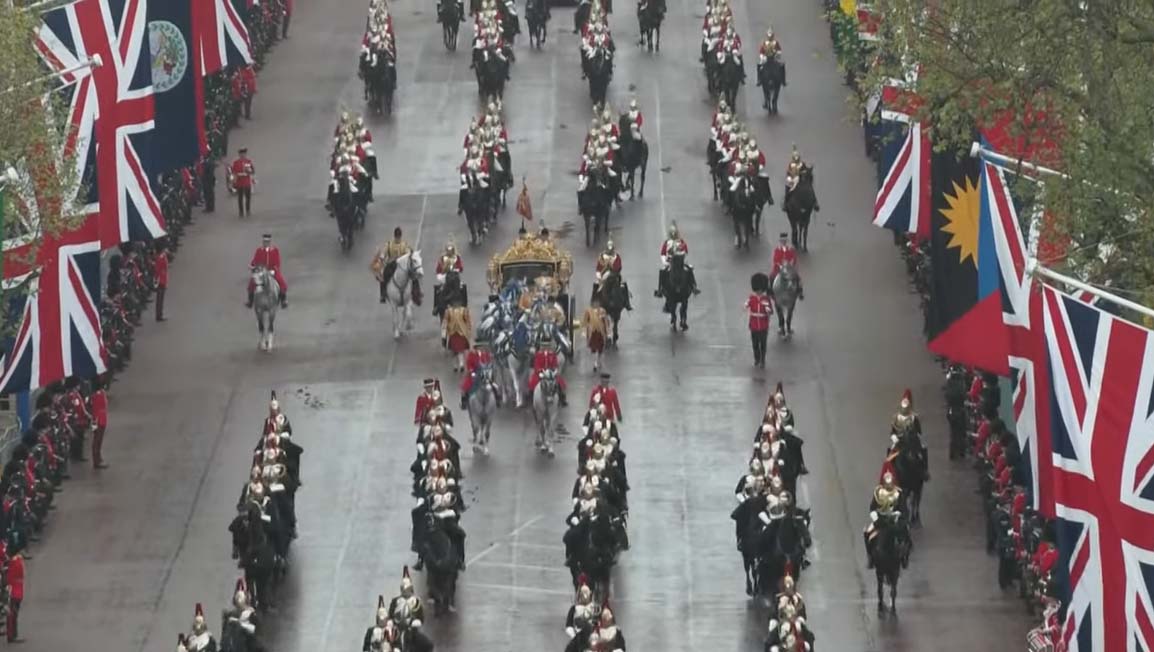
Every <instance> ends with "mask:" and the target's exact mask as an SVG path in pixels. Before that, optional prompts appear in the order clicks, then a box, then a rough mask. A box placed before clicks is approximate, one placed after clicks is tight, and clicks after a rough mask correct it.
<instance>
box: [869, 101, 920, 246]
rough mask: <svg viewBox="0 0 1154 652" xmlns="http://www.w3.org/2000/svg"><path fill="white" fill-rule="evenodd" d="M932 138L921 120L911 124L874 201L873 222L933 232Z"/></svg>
mask: <svg viewBox="0 0 1154 652" xmlns="http://www.w3.org/2000/svg"><path fill="white" fill-rule="evenodd" d="M932 157H933V150H932V148H931V146H930V138H929V136H928V135H926V132H925V130H924V129H922V125H921V123H920V122H915V123H913V124H911V125H910V127H909V129H908V131H907V133H906V137H905V141H904V142H903V144H902V147H901V149H900V150H899V151H898V155H897V158H896V159H894V163H893V166H892V167H890V170H889V172H888V173H887V174H886V177H885V180H884V181H882V186H881V188H879V189H878V194H877V198H876V199H875V201H874V222H873V223H874V225H876V226H880V227H882V228H883V229H890V230H892V231H899V232H903V233H916V234H918V235H919V236H920V237H926V236H928V235H929V232H930V210H931V205H932V203H933V202H932V201H931V198H930V193H931V184H930V160H931V159H932Z"/></svg>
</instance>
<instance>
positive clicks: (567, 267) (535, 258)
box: [488, 234, 573, 290]
mask: <svg viewBox="0 0 1154 652" xmlns="http://www.w3.org/2000/svg"><path fill="white" fill-rule="evenodd" d="M526 263H538V264H540V265H542V266H543V267H544V266H548V267H551V268H552V276H553V282H554V284H556V285H559V286H561V288H564V287H565V286H567V285H568V284H569V277H570V276H572V275H573V257H572V256H570V255H569V253H568V252H567V251H563V250H561V249H559V248H558V247H557V245H556V243H554V242H553V240H552V238H549V239H545V238H542V237H540V236H534V235H529V234H525V235H523V236H521V237H519V238H517V240H515V241H514V242H513V244H512V245H510V246H509V248H508V249H506V250H505V251H504V252H502V253H499V254H494V255H493V257H492V258H490V259H489V270H488V280H489V286H490V287H492V288H493V289H494V290H496V289H498V288H500V287H501V286H502V285H503V284H504V282H505V278H504V277H505V270H506V268H507V266H510V265H523V264H526Z"/></svg>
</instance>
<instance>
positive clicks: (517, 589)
mask: <svg viewBox="0 0 1154 652" xmlns="http://www.w3.org/2000/svg"><path fill="white" fill-rule="evenodd" d="M462 585H463V586H466V587H469V588H475V589H493V590H495V591H509V592H511V593H540V594H543V595H563V596H565V597H566V598H572V597H573V592H572V591H558V590H556V589H538V588H536V587H532V586H516V585H514V584H482V583H480V582H462ZM614 602H616V601H614ZM511 609H512V607H510V610H511ZM510 612H511V611H510Z"/></svg>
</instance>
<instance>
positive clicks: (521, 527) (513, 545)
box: [465, 514, 556, 566]
mask: <svg viewBox="0 0 1154 652" xmlns="http://www.w3.org/2000/svg"><path fill="white" fill-rule="evenodd" d="M543 518H545V515H544V514H538V515H537V516H534V517H533V518H531V519H529V520H528V521H525V522H524V523H522V524H520V525H518V526H517V527H516V528H513V530H512V531H511V532H509V533H508V534H506V535H505V536H503V537H501V540H504V539H511V538H514V537H516V536H517V535H518V534H520V533H521V532H522V531H523V530H525V529H527V528H529V527H530V526H532V525H533V524H534V523H536V522H537V521H540V520H541V519H543ZM501 540H498V541H494V542H493V543H490V544H489V545H488V546H486V547H485V549H484V550H482V551H481V552H478V553H477V554H476V555H473V558H472V559H468V560H466V561H465V564H466V565H468V566H472V565H473V564H475V563H477V561H478V560H481V559H484V558H485V557H486V556H487V555H488V554H489V553H491V552H493V551H494V550H496V549H497V548H500V547H501V546H502V545H509V546H510V547H511V548H516V547H517V545H518V542H516V541H513V542H511V544H504V543H501ZM548 547H549V548H556V546H548Z"/></svg>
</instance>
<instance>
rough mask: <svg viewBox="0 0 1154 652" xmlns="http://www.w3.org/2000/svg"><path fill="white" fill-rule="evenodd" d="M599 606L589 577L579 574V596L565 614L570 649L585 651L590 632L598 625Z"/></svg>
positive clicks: (579, 651)
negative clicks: (594, 599)
mask: <svg viewBox="0 0 1154 652" xmlns="http://www.w3.org/2000/svg"><path fill="white" fill-rule="evenodd" d="M598 610H599V608H598V606H597V605H596V604H594V602H593V589H591V588H589V578H588V577H586V576H585V574H584V573H582V574H581V575H578V576H577V596H576V599H575V600H574V602H573V606H571V607H569V613H568V614H566V616H565V633H566V634H567V635H568V636H569V639H570V643H569V645H567V646H566V647H565V649H566V650H567V651H568V650H571V649H572V650H577V651H578V652H584V651H585V649H586V647H587V645H586V643H587V642H588V640H589V634H591V633H592V632H593V629H594V628H595V627H596V626H597V612H598Z"/></svg>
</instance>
